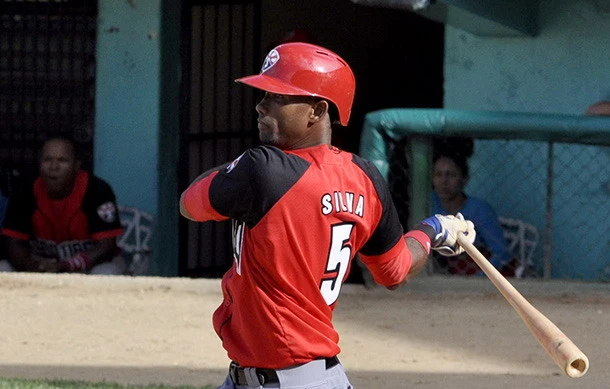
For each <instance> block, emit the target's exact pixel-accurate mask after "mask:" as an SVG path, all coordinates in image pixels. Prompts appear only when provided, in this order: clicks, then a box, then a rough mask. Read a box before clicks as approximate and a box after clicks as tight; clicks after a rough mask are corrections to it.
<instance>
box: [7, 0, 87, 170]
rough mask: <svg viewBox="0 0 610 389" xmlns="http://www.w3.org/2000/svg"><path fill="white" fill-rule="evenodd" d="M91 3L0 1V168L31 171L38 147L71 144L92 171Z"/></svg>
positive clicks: (42, 0)
mask: <svg viewBox="0 0 610 389" xmlns="http://www.w3.org/2000/svg"><path fill="white" fill-rule="evenodd" d="M96 23H97V1H89V0H0V166H2V167H3V169H10V170H11V171H12V170H13V169H19V170H22V171H23V172H24V173H34V172H35V171H36V165H37V163H36V159H37V154H38V149H39V147H40V145H41V142H42V141H43V140H44V139H46V138H48V137H49V136H52V135H64V136H71V137H73V138H74V139H75V140H76V142H77V144H78V145H79V148H80V151H81V154H82V155H81V156H82V158H83V167H84V168H86V169H91V168H92V161H93V157H92V149H93V145H92V139H93V122H94V108H95V107H94V97H95V42H96Z"/></svg>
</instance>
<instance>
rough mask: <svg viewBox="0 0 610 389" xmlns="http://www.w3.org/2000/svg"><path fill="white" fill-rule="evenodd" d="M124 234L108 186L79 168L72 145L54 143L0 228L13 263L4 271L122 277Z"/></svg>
mask: <svg viewBox="0 0 610 389" xmlns="http://www.w3.org/2000/svg"><path fill="white" fill-rule="evenodd" d="M122 233H123V228H122V227H121V223H120V220H119V216H118V211H117V205H116V200H115V196H114V193H113V191H112V188H111V187H110V185H108V184H107V183H106V182H105V181H103V180H102V179H100V178H98V177H96V176H94V175H92V174H89V173H87V172H85V171H83V170H81V169H80V160H79V159H78V157H77V155H76V147H75V144H74V142H73V141H71V140H70V139H67V138H61V137H55V138H51V139H49V140H47V141H46V142H45V143H44V144H43V146H42V150H41V156H40V175H39V177H37V178H36V179H35V180H34V182H33V183H32V184H30V185H26V186H24V187H23V188H21V190H17V191H15V192H14V193H12V194H11V197H10V199H9V204H8V209H7V213H6V218H5V220H4V226H3V229H2V234H3V235H5V236H6V238H7V245H8V251H9V261H6V260H5V261H0V270H3V271H26V272H49V273H59V272H78V273H91V274H122V273H123V272H124V270H125V264H124V261H123V259H122V257H121V256H120V249H119V248H118V246H117V243H116V238H117V237H118V236H120V235H121V234H122Z"/></svg>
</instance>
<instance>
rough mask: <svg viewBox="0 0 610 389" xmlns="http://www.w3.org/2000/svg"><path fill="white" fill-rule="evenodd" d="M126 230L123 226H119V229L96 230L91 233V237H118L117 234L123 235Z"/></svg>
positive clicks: (98, 238)
mask: <svg viewBox="0 0 610 389" xmlns="http://www.w3.org/2000/svg"><path fill="white" fill-rule="evenodd" d="M124 232H125V230H124V229H122V228H117V229H114V230H108V231H100V232H95V233H93V234H91V238H92V239H95V240H101V239H108V238H116V237H117V236H121V235H123V233H124Z"/></svg>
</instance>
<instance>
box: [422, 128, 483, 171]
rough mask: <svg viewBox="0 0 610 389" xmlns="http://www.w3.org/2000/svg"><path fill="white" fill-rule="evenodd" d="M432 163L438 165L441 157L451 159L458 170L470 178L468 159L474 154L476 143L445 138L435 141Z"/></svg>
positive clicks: (470, 139)
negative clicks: (437, 162)
mask: <svg viewBox="0 0 610 389" xmlns="http://www.w3.org/2000/svg"><path fill="white" fill-rule="evenodd" d="M432 147H433V156H432V162H433V163H436V161H438V160H439V158H441V157H446V158H449V159H451V160H452V161H453V162H454V163H455V164H456V165H457V166H458V168H459V169H460V170H461V171H462V173H464V175H465V176H467V177H468V174H469V169H468V158H470V157H471V156H472V154H473V153H474V141H473V140H472V138H464V137H458V136H453V137H443V138H437V139H434V141H433V146H432Z"/></svg>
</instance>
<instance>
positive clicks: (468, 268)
mask: <svg viewBox="0 0 610 389" xmlns="http://www.w3.org/2000/svg"><path fill="white" fill-rule="evenodd" d="M467 182H468V164H467V156H466V155H464V154H458V153H455V152H450V151H449V150H448V149H446V150H444V151H441V152H437V153H435V156H434V159H433V174H432V185H433V188H434V190H433V192H432V199H431V200H432V214H442V215H447V214H451V215H455V214H457V213H458V212H460V213H461V214H462V215H464V217H465V218H466V219H468V220H471V221H472V222H473V223H474V226H475V231H476V233H477V235H476V240H475V243H474V244H475V246H476V247H477V248H478V249H479V251H481V253H482V254H483V255H485V256H486V257H487V258H488V259H489V261H490V262H491V264H492V265H493V266H494V267H496V269H498V270H499V271H501V272H502V273H503V274H504V275H505V276H512V275H514V273H512V271H514V264H511V263H510V262H511V260H512V258H511V253H510V251H509V249H508V245H507V242H506V239H505V238H504V233H503V230H502V227H501V226H500V222H499V221H498V216H497V214H496V212H495V211H494V209H493V208H492V207H491V206H490V205H489V204H488V203H487V202H486V201H484V200H482V199H479V198H476V197H472V196H468V195H467V194H466V193H465V192H464V187H465V186H466V183H467ZM435 258H436V260H437V263H438V265H439V266H440V267H442V268H446V271H447V272H449V273H450V274H462V275H471V274H477V273H479V272H480V269H479V267H478V266H477V264H476V263H475V262H474V261H473V260H472V259H471V258H470V257H469V256H468V254H466V253H463V254H461V255H459V256H456V257H442V256H440V255H438V254H435Z"/></svg>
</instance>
